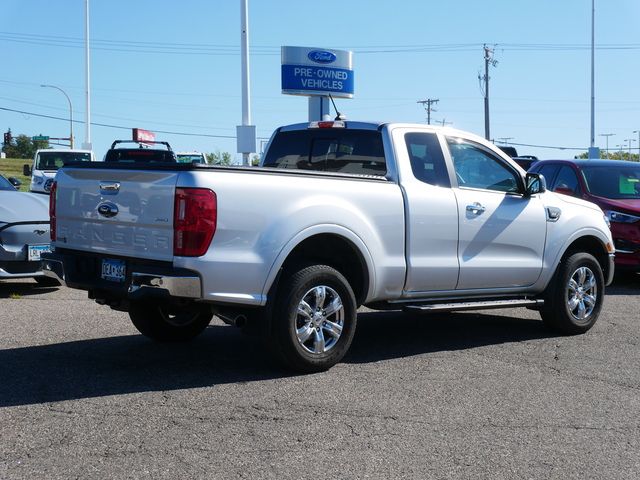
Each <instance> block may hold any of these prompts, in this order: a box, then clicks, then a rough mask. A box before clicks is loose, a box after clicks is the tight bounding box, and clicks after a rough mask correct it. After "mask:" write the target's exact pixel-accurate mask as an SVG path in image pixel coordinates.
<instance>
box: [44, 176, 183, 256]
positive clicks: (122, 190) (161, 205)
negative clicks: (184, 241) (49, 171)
mask: <svg viewBox="0 0 640 480" xmlns="http://www.w3.org/2000/svg"><path fill="white" fill-rule="evenodd" d="M177 178H178V172H175V171H167V170H162V171H156V170H124V169H122V170H112V169H96V168H91V169H84V168H64V169H61V170H60V171H59V172H58V174H57V177H56V180H57V185H58V186H57V193H56V195H57V197H56V198H57V201H56V220H57V223H56V228H57V232H56V239H55V242H54V245H56V246H58V247H64V248H71V249H77V250H83V251H87V252H95V253H102V252H108V254H109V255H113V256H124V257H136V258H145V259H153V260H164V261H171V260H172V259H173V204H174V192H175V186H176V181H177Z"/></svg>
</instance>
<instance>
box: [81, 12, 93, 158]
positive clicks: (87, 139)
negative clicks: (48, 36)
mask: <svg viewBox="0 0 640 480" xmlns="http://www.w3.org/2000/svg"><path fill="white" fill-rule="evenodd" d="M84 64H85V65H84V66H85V71H84V83H85V85H84V87H85V122H84V123H85V125H84V128H85V130H84V143H83V144H82V148H84V149H86V150H92V149H93V145H92V144H91V71H90V68H91V64H90V59H89V0H85V2H84Z"/></svg>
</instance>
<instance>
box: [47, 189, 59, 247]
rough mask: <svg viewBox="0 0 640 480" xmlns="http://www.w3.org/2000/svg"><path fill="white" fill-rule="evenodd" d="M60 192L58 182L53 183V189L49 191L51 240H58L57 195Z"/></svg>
mask: <svg viewBox="0 0 640 480" xmlns="http://www.w3.org/2000/svg"><path fill="white" fill-rule="evenodd" d="M57 193H58V182H55V181H54V182H53V183H52V184H51V190H50V191H49V234H50V235H51V241H52V242H55V240H56V196H57Z"/></svg>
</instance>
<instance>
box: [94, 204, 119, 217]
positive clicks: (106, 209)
mask: <svg viewBox="0 0 640 480" xmlns="http://www.w3.org/2000/svg"><path fill="white" fill-rule="evenodd" d="M98 213H99V214H100V215H102V216H103V217H107V218H111V217H115V216H116V215H117V214H118V206H117V205H116V204H115V203H111V202H104V203H101V204H100V205H98Z"/></svg>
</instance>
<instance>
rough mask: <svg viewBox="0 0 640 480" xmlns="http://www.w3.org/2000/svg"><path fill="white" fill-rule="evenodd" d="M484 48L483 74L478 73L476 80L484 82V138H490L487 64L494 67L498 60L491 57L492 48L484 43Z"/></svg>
mask: <svg viewBox="0 0 640 480" xmlns="http://www.w3.org/2000/svg"><path fill="white" fill-rule="evenodd" d="M482 48H483V50H484V76H480V74H478V80H480V83H481V84H482V83H483V82H484V91H483V93H484V138H486V139H487V140H491V133H490V131H489V64H491V65H493V66H494V67H495V66H496V65H498V61H497V60H495V59H494V58H493V49H491V48H489V47H488V46H487V44H486V43H485V44H484V45H483V47H482Z"/></svg>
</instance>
